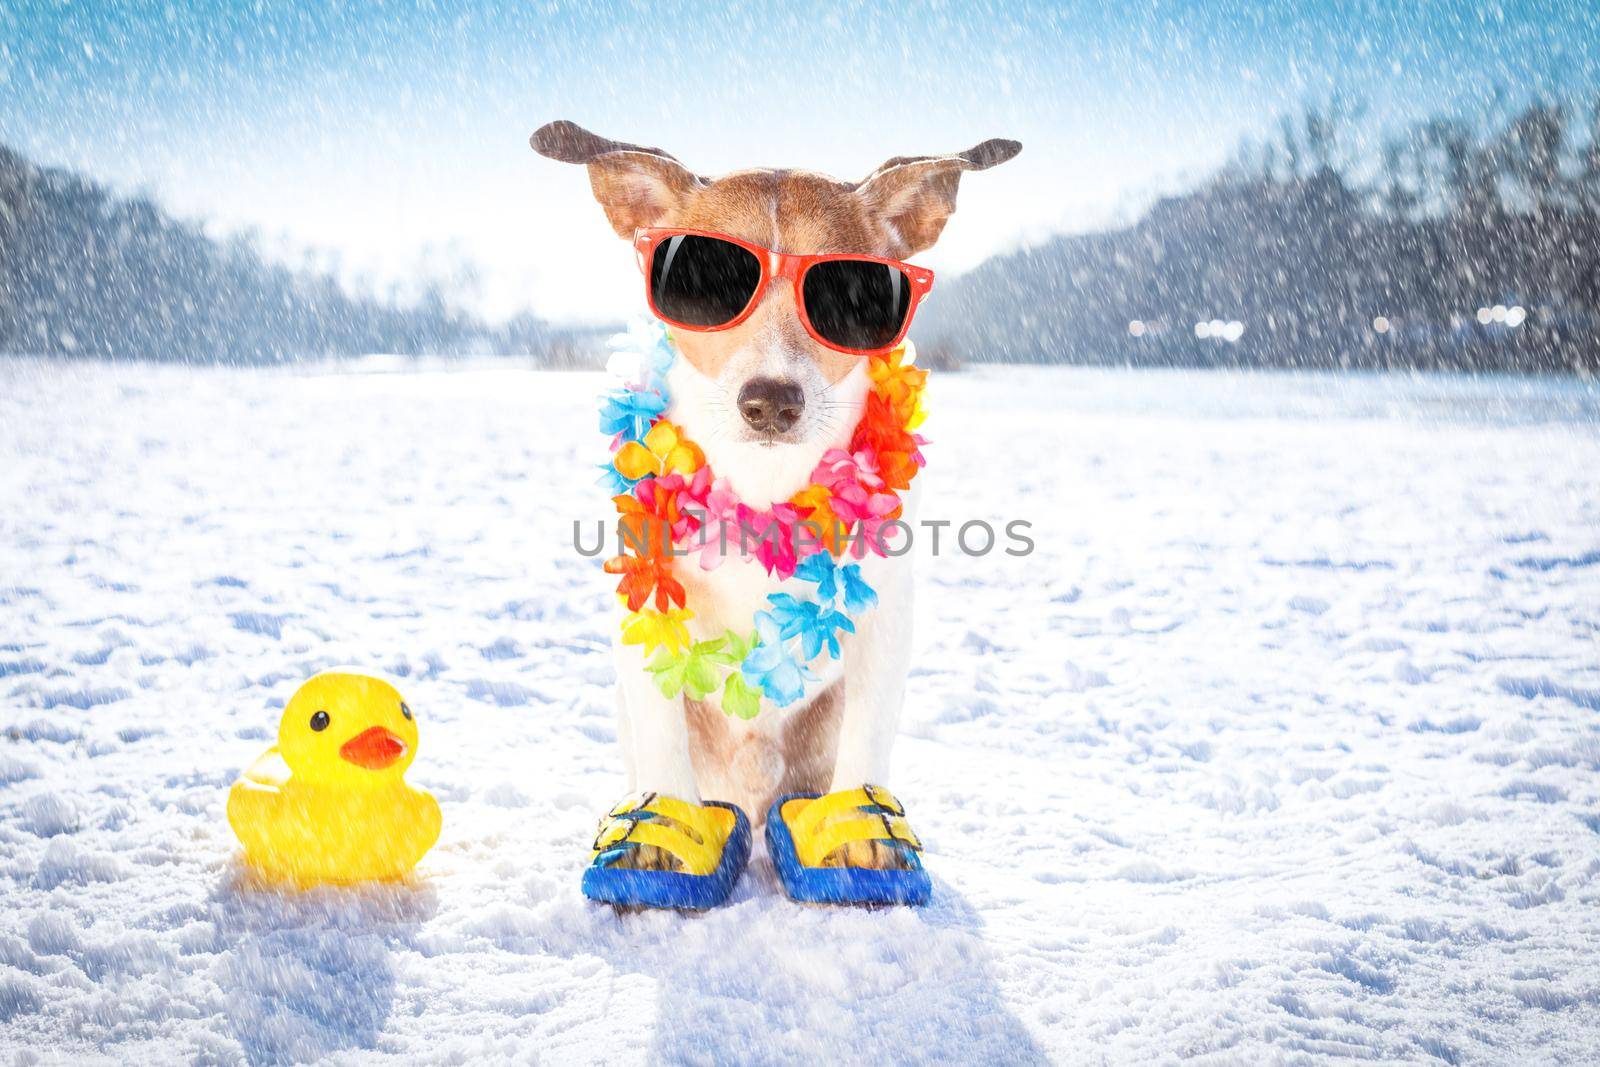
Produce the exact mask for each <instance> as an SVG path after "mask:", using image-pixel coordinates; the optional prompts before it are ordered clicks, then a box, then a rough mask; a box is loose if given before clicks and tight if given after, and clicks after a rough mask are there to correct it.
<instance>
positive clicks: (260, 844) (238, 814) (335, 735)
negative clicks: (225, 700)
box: [228, 670, 440, 886]
mask: <svg viewBox="0 0 1600 1067" xmlns="http://www.w3.org/2000/svg"><path fill="white" fill-rule="evenodd" d="M416 754H417V720H416V716H415V714H414V713H413V712H412V710H411V708H410V706H409V705H408V704H406V702H405V701H404V700H403V699H402V698H401V696H400V692H399V690H397V689H395V687H394V686H392V685H390V684H389V683H388V682H386V681H384V680H383V679H381V678H374V677H372V676H371V675H367V674H358V673H355V672H354V671H344V670H336V671H325V672H323V673H321V674H318V675H316V676H315V677H313V678H311V679H310V680H309V681H307V682H306V683H305V684H304V685H302V686H301V687H300V688H299V689H297V690H296V691H295V694H294V696H292V697H290V698H289V704H288V706H287V707H285V708H284V710H283V719H282V721H281V722H279V723H278V743H277V744H276V745H274V746H273V747H272V748H269V749H267V751H266V752H264V753H262V755H261V756H260V758H258V759H257V760H256V761H255V763H253V764H251V765H250V769H249V770H247V771H245V772H244V774H242V775H240V776H239V780H238V781H237V782H234V783H233V788H232V789H231V790H230V791H229V793H228V822H229V823H230V824H231V825H232V826H233V832H234V833H236V834H238V835H239V840H240V842H242V843H243V845H244V854H245V859H246V860H247V861H248V862H249V863H250V864H251V865H252V866H253V867H255V868H256V869H257V870H258V871H260V872H261V873H262V874H263V875H265V876H266V877H267V878H269V879H271V880H273V881H281V882H293V883H295V884H296V885H299V886H308V885H316V884H318V883H323V882H363V881H368V880H376V879H393V878H401V877H404V876H405V875H406V874H407V873H408V872H409V871H410V870H411V869H412V868H413V867H415V866H416V864H417V861H418V860H420V859H421V858H422V856H423V854H424V853H425V852H427V851H428V849H430V848H432V847H433V844H434V842H435V841H437V840H438V839H439V825H440V816H439V803H438V801H436V800H434V799H433V797H432V796H430V795H429V794H427V793H425V792H423V791H422V790H420V789H413V788H411V787H410V786H408V785H407V784H406V783H405V778H404V775H405V772H406V768H407V767H409V766H411V761H412V760H413V759H415V758H416Z"/></svg>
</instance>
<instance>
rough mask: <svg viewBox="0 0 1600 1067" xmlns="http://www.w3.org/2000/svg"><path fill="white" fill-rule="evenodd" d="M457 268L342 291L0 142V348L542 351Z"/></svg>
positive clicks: (233, 352)
mask: <svg viewBox="0 0 1600 1067" xmlns="http://www.w3.org/2000/svg"><path fill="white" fill-rule="evenodd" d="M473 283H474V277H473V275H472V273H471V270H470V268H465V267H461V266H459V265H458V266H456V267H455V268H454V269H453V270H451V271H449V272H446V273H444V274H442V276H433V277H425V278H423V279H421V280H420V281H419V282H418V284H417V285H416V286H415V292H413V293H410V294H408V295H407V297H406V298H405V299H402V295H401V293H400V291H399V289H398V288H393V289H391V291H390V292H389V293H388V294H387V295H386V296H385V297H383V298H379V297H377V296H372V295H359V294H354V293H351V292H350V291H348V290H347V289H346V288H345V287H344V286H343V285H342V284H341V283H340V282H339V280H338V278H337V276H336V271H335V270H333V269H326V268H324V269H319V268H318V259H317V257H315V256H313V255H308V256H307V258H306V261H305V263H303V264H302V266H301V267H300V268H299V269H291V268H289V267H287V266H284V265H282V264H279V263H275V262H271V261H270V260H269V259H268V258H267V257H265V256H263V255H262V253H261V251H260V249H259V248H258V246H257V243H256V241H255V239H254V238H253V237H252V236H249V235H245V236H239V237H234V238H232V239H229V240H226V241H218V240H216V239H215V238H212V237H210V236H208V235H207V234H206V233H205V232H204V230H203V228H202V227H201V226H200V225H199V224H197V223H193V222H185V221H180V220H177V219H174V218H172V217H170V216H169V215H167V214H166V213H165V212H163V211H162V210H161V208H159V207H158V206H156V205H155V204H154V203H152V202H151V201H150V200H149V199H147V198H145V197H131V198H125V197H118V196H115V195H113V194H112V193H110V192H109V191H108V190H106V189H105V188H104V187H103V186H101V185H99V184H97V183H95V182H93V181H90V180H88V179H86V178H84V177H81V176H79V175H76V174H73V173H72V172H70V171H66V170H62V169H45V168H40V167H36V166H33V165H32V164H30V163H29V162H28V161H27V160H26V159H24V158H22V157H21V156H20V155H19V154H17V153H16V152H14V151H12V150H10V149H8V148H6V147H5V146H3V145H0V351H12V352H28V353H38V354H54V355H68V356H94V357H102V358H113V359H116V358H143V359H157V360H173V361H186V362H228V363H262V362H279V361H284V360H296V359H303V358H316V357H320V356H330V355H355V354H362V353H377V352H381V353H398V354H422V353H432V354H441V355H449V354H461V353H468V352H476V351H493V352H500V353H507V354H512V353H543V352H545V351H546V350H547V349H548V348H549V346H550V343H551V341H552V335H551V331H550V330H549V329H548V328H547V327H546V325H545V324H544V323H543V322H541V321H540V320H538V319H536V318H534V317H533V316H531V315H523V316H519V317H518V318H516V319H513V320H512V321H511V322H509V323H507V324H505V325H504V326H500V327H494V328H491V327H489V326H487V325H486V324H485V323H483V322H482V321H481V320H480V319H479V318H478V317H477V316H475V315H473V314H472V313H470V312H468V311H465V310H463V309H462V308H461V306H460V303H461V300H460V297H461V296H462V295H464V294H465V293H467V292H469V291H470V289H471V287H472V285H473Z"/></svg>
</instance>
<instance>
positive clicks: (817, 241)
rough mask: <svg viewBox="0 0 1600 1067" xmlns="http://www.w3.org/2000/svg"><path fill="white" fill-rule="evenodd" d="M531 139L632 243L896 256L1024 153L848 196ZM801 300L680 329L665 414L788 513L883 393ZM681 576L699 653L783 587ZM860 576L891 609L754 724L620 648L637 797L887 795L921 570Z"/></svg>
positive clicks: (758, 571)
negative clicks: (972, 184) (692, 241)
mask: <svg viewBox="0 0 1600 1067" xmlns="http://www.w3.org/2000/svg"><path fill="white" fill-rule="evenodd" d="M531 143H532V146H533V148H534V150H535V151H537V152H539V153H540V154H541V155H544V156H547V157H549V158H551V159H555V160H558V161H560V162H564V163H575V164H582V165H584V166H585V167H587V168H588V176H589V182H590V186H591V188H592V190H593V192H594V196H595V199H596V200H598V201H599V203H600V206H601V208H602V209H603V210H604V211H605V215H606V218H607V220H608V221H609V222H610V224H611V227H612V229H614V230H615V231H616V233H617V235H618V236H619V237H622V238H623V239H625V240H628V241H633V240H634V239H635V238H636V235H639V234H640V232H641V231H645V230H648V229H651V228H660V227H673V228H678V227H681V228H685V229H693V230H699V231H708V232H711V233H716V234H725V235H728V236H731V237H734V238H737V239H740V240H742V241H745V242H748V243H749V244H751V245H754V246H757V247H759V248H761V249H771V250H774V251H777V252H782V253H790V254H811V253H852V254H856V255H863V256H873V257H880V258H883V259H890V260H905V259H907V258H909V257H910V256H913V255H915V254H917V253H919V252H922V251H924V250H926V249H927V248H929V247H930V246H932V245H933V243H934V242H935V241H936V240H937V239H938V237H939V234H940V232H941V231H942V230H943V229H944V226H945V222H946V221H947V220H948V219H949V217H950V215H951V213H952V212H953V211H954V210H955V206H956V192H957V188H958V186H959V183H960V180H961V177H962V175H963V174H964V173H966V172H968V171H977V170H985V169H987V168H989V167H993V166H995V165H996V164H999V163H1003V162H1005V161H1006V160H1009V159H1011V158H1012V157H1013V156H1015V155H1016V154H1017V153H1018V152H1019V151H1020V150H1021V145H1019V144H1018V143H1017V142H1015V141H1008V140H1001V139H993V140H988V141H984V142H983V143H981V144H979V145H976V146H975V147H973V148H970V149H967V150H966V151H964V152H957V153H953V154H950V155H929V156H896V157H894V158H892V159H889V160H888V161H886V162H885V163H884V164H883V165H882V166H880V167H878V168H877V169H876V170H874V171H873V172H872V173H871V174H869V175H868V176H867V177H866V178H865V179H863V180H861V181H859V182H847V181H839V180H837V179H834V178H831V177H828V176H826V175H823V174H818V173H814V172H811V171H804V170H785V169H758V170H743V171H738V172H736V173H732V174H728V175H725V176H723V177H720V178H715V179H709V178H704V177H701V176H699V175H697V174H694V173H693V172H691V171H690V170H688V169H687V168H686V167H685V166H684V165H683V164H682V163H680V162H679V161H678V160H677V159H676V158H674V157H673V156H671V155H669V154H667V153H666V152H663V151H662V150H660V149H658V148H646V147H642V146H640V145H636V144H627V143H624V142H620V141H612V140H608V139H606V138H604V137H600V136H597V135H595V134H593V133H590V132H589V131H587V130H585V129H583V128H582V127H580V126H577V125H575V124H574V123H571V122H566V121H558V122H552V123H550V124H548V125H546V126H544V127H542V128H541V129H539V130H538V131H537V132H536V133H534V134H533V136H532V138H531ZM641 265H642V266H643V265H644V264H643V261H641ZM928 277H929V279H930V282H931V275H929V276H928ZM794 289H795V287H794V286H793V285H789V284H771V285H768V286H767V288H766V289H765V290H764V291H762V292H761V293H760V294H759V296H758V301H759V302H758V303H757V304H756V305H755V306H754V307H753V308H751V309H750V310H749V312H748V315H747V317H745V318H744V319H743V320H742V321H740V322H738V324H737V325H735V326H733V327H731V328H726V329H719V330H716V331H714V332H690V331H680V330H674V331H673V341H674V344H675V347H676V348H677V350H678V359H677V360H676V361H675V362H674V365H673V366H672V368H671V370H670V371H669V373H668V383H669V386H670V390H671V407H670V409H669V410H668V411H667V412H666V417H667V418H668V419H669V420H671V421H672V422H674V423H676V424H677V425H678V426H680V427H682V428H683V430H684V431H686V433H687V435H688V436H689V437H690V439H692V440H693V441H695V442H697V443H698V444H699V445H700V446H701V447H702V448H703V450H704V453H705V458H706V462H707V463H709V464H710V466H711V467H712V469H713V470H714V471H715V472H716V474H717V476H718V477H719V478H727V479H728V480H729V481H730V482H731V484H732V487H733V489H734V490H735V491H736V492H737V493H738V495H739V497H740V498H741V499H742V500H743V501H744V502H746V503H748V504H749V505H751V506H752V507H756V508H766V507H769V506H771V505H773V504H775V503H780V502H783V501H785V500H788V499H789V498H790V497H791V496H793V495H794V494H795V493H796V492H798V491H799V490H801V489H802V488H803V487H804V486H805V485H806V484H807V483H808V482H809V481H810V476H811V473H812V471H813V470H814V468H815V467H816V466H817V463H818V461H819V460H820V459H821V457H822V456H823V454H824V453H825V452H826V451H828V450H829V449H833V448H845V447H847V446H848V444H849V442H850V439H851V435H852V433H853V431H854V429H855V426H856V423H857V421H858V420H859V417H860V415H861V412H862V410H863V406H864V404H865V401H866V397H867V393H868V389H869V386H870V381H869V378H868V374H867V362H868V361H867V360H866V359H865V358H863V357H862V356H860V355H855V354H850V353H847V352H841V351H838V350H835V349H834V348H831V347H829V346H827V345H826V344H824V343H822V342H821V341H819V340H818V339H817V338H816V337H815V336H813V335H812V333H811V332H810V331H809V330H808V329H807V327H806V323H805V322H803V321H802V316H801V309H800V308H799V307H797V303H796V299H795V292H794ZM920 486H921V480H920V479H919V480H917V481H916V482H914V483H913V484H912V487H911V489H910V490H909V491H908V492H907V493H904V494H902V500H903V505H904V512H903V515H902V520H903V521H905V522H906V523H907V524H908V525H914V523H915V518H914V516H915V510H916V506H917V500H918V497H919V496H920V492H919V490H920ZM674 571H675V574H676V575H677V576H678V577H679V578H680V580H681V581H682V582H683V584H684V586H685V587H686V589H687V591H688V598H689V603H690V604H691V605H692V606H693V609H694V612H695V618H694V620H692V622H691V623H690V628H691V630H692V631H693V633H694V637H695V638H696V639H703V638H705V637H708V636H712V635H715V634H720V633H721V632H723V630H724V628H728V627H731V628H733V629H735V630H738V631H741V632H743V631H748V629H749V627H750V620H751V618H752V616H753V615H754V613H755V612H756V611H758V610H760V609H763V608H765V607H767V606H768V601H767V596H768V594H769V593H774V592H777V591H779V590H780V589H782V588H783V587H784V585H785V583H782V582H780V581H779V580H778V579H777V578H775V577H772V576H769V575H768V574H767V573H766V572H765V571H764V569H763V568H762V567H761V566H759V565H757V564H755V563H753V562H752V563H744V562H739V561H730V562H728V563H726V564H724V565H722V566H720V567H717V568H716V569H714V570H710V571H703V570H701V569H700V568H699V567H697V566H692V565H687V566H686V565H680V566H678V567H676V568H674ZM863 576H864V577H865V578H866V579H867V580H868V582H869V583H870V584H871V585H872V586H873V587H874V588H875V589H876V590H877V593H878V597H879V602H878V605H877V606H876V607H875V608H873V609H872V610H870V611H867V612H866V613H865V614H864V615H863V616H862V617H861V618H860V619H859V620H858V621H857V631H856V633H855V634H854V635H852V636H849V637H847V638H846V641H845V646H844V649H843V655H842V658H840V659H838V660H831V659H828V658H827V657H821V658H820V659H819V660H818V661H816V662H814V663H813V664H812V667H813V669H815V670H817V671H818V675H819V677H818V679H817V680H816V682H815V683H814V684H813V685H812V686H811V687H810V689H809V691H808V696H807V697H806V698H802V700H803V702H802V703H798V704H796V705H793V706H791V707H788V708H785V709H783V710H776V709H772V708H770V707H768V708H764V710H763V711H762V713H761V714H760V715H759V716H757V717H756V718H754V719H752V720H748V721H746V720H743V719H739V718H735V717H733V716H731V715H725V714H723V712H722V711H721V710H719V709H718V708H717V707H716V706H715V705H714V704H707V703H703V702H701V701H697V700H694V699H690V698H688V697H687V696H683V697H679V698H675V699H667V698H665V697H663V696H662V694H661V693H660V692H659V691H658V690H657V688H656V686H655V685H654V684H653V683H652V680H651V677H650V675H649V674H648V673H647V672H646V670H645V669H644V659H643V655H642V653H641V651H640V650H639V648H638V646H636V645H625V644H621V643H620V642H618V643H617V644H616V660H617V663H616V668H617V677H618V683H619V684H618V691H617V713H618V723H619V731H618V739H619V742H620V745H621V748H622V753H623V760H624V764H625V766H626V770H627V777H628V780H629V786H630V789H632V790H634V791H636V792H646V791H648V792H653V793H657V794H660V795H665V796H669V797H676V798H679V799H682V800H687V801H690V802H693V803H699V801H700V799H701V798H702V797H704V798H710V799H716V800H722V801H731V802H733V803H736V804H738V805H739V806H740V807H742V808H743V810H745V811H747V812H750V813H752V815H753V816H754V817H755V818H757V819H760V818H761V817H762V815H763V814H764V813H765V812H766V811H767V810H768V807H769V805H770V804H771V803H772V801H773V800H774V799H775V798H776V797H778V796H780V795H783V794H787V793H793V792H799V791H812V792H819V793H828V792H834V791H838V790H845V789H854V788H858V787H861V786H863V785H866V784H871V785H875V786H879V787H886V786H887V784H888V782H889V778H890V774H889V771H890V767H889V757H890V752H891V749H892V747H893V743H894V739H895V734H896V731H897V725H898V721H899V716H900V707H901V702H902V697H903V694H904V690H905V682H906V675H907V672H908V670H909V666H910V657H911V620H912V615H913V613H912V585H911V557H910V555H909V554H905V555H900V556H897V557H892V558H883V557H879V556H874V555H869V556H868V557H867V558H866V559H865V560H864V561H863ZM857 844H858V845H860V844H869V845H870V844H871V843H859V842H858V843H857ZM852 848H853V849H854V851H853V853H852V859H851V862H852V863H854V864H855V865H861V866H871V865H879V864H884V863H888V862H891V860H890V859H889V857H888V855H887V854H888V853H890V852H892V850H887V849H875V848H870V847H869V848H865V849H862V848H856V847H855V846H852Z"/></svg>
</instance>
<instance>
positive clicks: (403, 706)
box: [400, 700, 411, 719]
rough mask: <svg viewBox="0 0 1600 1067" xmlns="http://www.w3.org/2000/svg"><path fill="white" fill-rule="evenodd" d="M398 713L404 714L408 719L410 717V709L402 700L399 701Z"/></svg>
mask: <svg viewBox="0 0 1600 1067" xmlns="http://www.w3.org/2000/svg"><path fill="white" fill-rule="evenodd" d="M400 714H402V715H404V716H405V717H406V718H408V719H409V718H411V709H410V708H409V707H407V706H406V702H405V701H404V700H402V701H401V702H400Z"/></svg>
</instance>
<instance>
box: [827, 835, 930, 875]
mask: <svg viewBox="0 0 1600 1067" xmlns="http://www.w3.org/2000/svg"><path fill="white" fill-rule="evenodd" d="M826 866H829V867H856V868H860V869H866V870H875V871H896V870H906V869H908V867H909V864H907V863H906V860H905V857H904V856H903V855H901V853H900V850H899V849H897V848H894V847H892V846H890V845H886V844H884V843H883V842H882V841H852V842H850V843H849V844H848V845H843V846H841V847H839V848H836V849H834V851H833V854H832V855H830V856H829V857H828V859H827V861H826Z"/></svg>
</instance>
